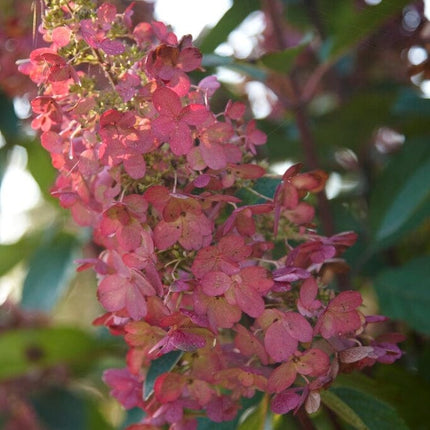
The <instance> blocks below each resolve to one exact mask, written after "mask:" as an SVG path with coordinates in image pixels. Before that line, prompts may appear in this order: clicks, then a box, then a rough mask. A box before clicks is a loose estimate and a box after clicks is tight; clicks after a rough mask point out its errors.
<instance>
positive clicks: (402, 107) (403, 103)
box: [392, 88, 430, 117]
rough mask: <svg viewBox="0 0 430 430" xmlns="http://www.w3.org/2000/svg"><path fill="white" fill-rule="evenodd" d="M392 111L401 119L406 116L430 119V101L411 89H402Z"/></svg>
mask: <svg viewBox="0 0 430 430" xmlns="http://www.w3.org/2000/svg"><path fill="white" fill-rule="evenodd" d="M392 111H393V113H394V114H395V115H398V116H399V117H404V116H405V115H407V116H418V117H428V116H430V100H429V99H427V98H424V97H421V96H420V95H419V93H417V91H414V90H413V89H411V88H407V89H406V88H402V90H401V91H400V92H399V95H398V98H397V100H396V103H395V104H394V106H393V108H392Z"/></svg>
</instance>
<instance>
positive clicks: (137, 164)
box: [123, 154, 146, 179]
mask: <svg viewBox="0 0 430 430" xmlns="http://www.w3.org/2000/svg"><path fill="white" fill-rule="evenodd" d="M123 164H124V169H125V171H126V172H127V173H128V174H129V176H130V177H131V178H133V179H140V178H143V177H144V176H145V173H146V164H145V160H144V158H143V157H142V156H141V155H140V154H137V155H131V156H128V157H127V158H125V159H124V163H123Z"/></svg>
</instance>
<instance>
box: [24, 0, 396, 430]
mask: <svg viewBox="0 0 430 430" xmlns="http://www.w3.org/2000/svg"><path fill="white" fill-rule="evenodd" d="M132 13H133V11H132V7H130V8H128V9H127V10H125V12H123V13H118V11H117V9H116V7H115V6H113V5H110V4H106V3H105V4H102V5H101V6H99V7H98V8H97V7H96V6H95V5H94V4H93V3H92V2H91V1H90V0H76V1H64V0H51V1H49V5H48V7H47V8H46V10H45V15H44V17H43V26H42V27H41V30H40V31H41V32H42V34H43V38H44V40H45V41H46V42H47V43H48V44H49V46H48V47H46V48H39V49H36V50H34V51H33V52H32V53H31V56H30V59H29V61H28V62H26V63H23V64H21V65H20V70H21V71H22V72H23V73H25V74H27V75H29V76H30V77H31V79H32V80H33V81H34V82H35V83H37V84H38V85H39V88H40V93H39V94H40V95H39V96H38V97H36V98H35V99H34V100H33V101H32V108H33V111H34V113H35V114H36V117H35V119H34V120H33V123H32V125H33V127H34V128H35V129H40V131H41V142H42V145H43V146H44V147H45V148H46V149H47V150H48V151H49V152H50V153H51V157H52V163H53V165H54V166H55V167H56V169H58V171H59V176H58V179H57V180H56V183H55V186H54V188H53V191H52V194H53V195H55V196H56V197H58V199H59V201H60V203H61V205H62V206H63V207H65V208H68V209H70V211H71V213H72V215H73V217H74V219H75V221H76V222H77V223H78V224H79V225H82V226H90V227H91V228H92V230H93V239H94V241H95V243H97V244H98V245H99V246H100V247H101V248H102V249H103V250H102V251H101V253H100V255H99V257H98V258H94V259H87V260H84V261H82V265H81V269H84V268H87V267H93V268H94V270H95V271H96V273H97V275H98V280H99V283H98V299H99V301H100V303H101V304H102V305H103V307H104V308H105V309H106V311H107V313H106V314H105V315H103V316H102V317H100V318H98V319H97V321H96V323H97V324H103V325H105V326H106V327H108V328H109V329H110V330H111V332H112V333H114V334H116V335H121V336H124V338H125V340H126V342H127V344H128V345H129V351H128V354H127V358H126V362H127V367H126V368H124V369H110V370H107V371H106V372H105V374H104V380H105V382H106V383H107V384H108V385H109V386H110V387H111V389H112V391H111V393H112V395H113V396H115V397H116V398H117V399H118V401H119V402H120V403H121V404H122V405H123V406H124V407H125V408H133V407H140V408H142V409H143V410H144V411H145V418H144V419H143V421H142V422H141V423H139V424H136V425H134V426H132V428H133V429H142V430H143V429H155V428H164V427H165V426H168V427H169V428H171V429H195V428H196V427H197V420H196V417H198V416H207V417H208V418H209V419H210V420H213V421H215V422H221V421H226V420H231V419H233V418H234V417H235V416H236V414H237V412H238V410H239V408H240V399H241V398H243V397H252V396H254V394H255V393H256V391H260V392H263V393H266V395H267V396H270V399H271V409H272V411H273V412H275V413H279V414H284V413H287V412H289V411H295V410H297V409H298V408H300V407H302V406H303V405H304V407H305V408H306V411H308V412H314V411H316V410H317V409H318V408H319V404H320V396H319V392H320V390H322V389H324V388H327V387H328V386H329V385H330V384H331V383H332V381H334V379H335V378H336V375H337V374H338V373H339V372H342V371H346V370H351V369H353V368H362V367H364V366H371V365H373V364H374V363H375V362H377V361H379V362H383V363H391V362H393V361H394V360H396V359H398V358H399V357H400V356H401V351H400V349H399V348H398V346H397V345H396V343H397V342H398V341H399V337H398V335H395V334H390V335H384V336H383V337H381V338H377V339H374V338H372V337H371V336H370V335H369V334H367V333H366V332H365V330H366V326H367V325H368V324H370V323H375V322H379V321H382V320H384V319H385V318H384V317H379V316H370V317H365V316H364V315H363V313H362V312H361V311H360V309H359V308H360V306H361V305H362V297H361V295H360V294H359V293H358V292H356V291H342V292H340V293H336V292H335V291H334V290H333V289H330V288H328V286H327V285H326V284H325V280H324V277H323V276H322V272H323V269H324V268H325V267H327V266H328V265H330V264H331V263H333V262H338V261H339V256H340V254H342V252H343V251H344V250H345V249H346V248H348V247H349V246H351V245H352V244H353V243H354V241H355V239H356V235H355V234H354V233H350V232H348V233H341V234H337V235H335V236H332V237H324V236H321V235H318V234H317V233H316V232H315V230H314V225H313V224H312V221H313V219H314V210H313V207H312V206H311V205H310V204H309V203H308V202H306V201H305V200H306V199H307V198H308V196H309V195H310V194H311V193H314V192H319V191H321V190H322V189H323V188H324V185H325V181H326V175H325V174H324V173H323V172H321V171H313V172H308V173H301V167H302V166H301V165H295V166H293V167H291V168H290V169H288V171H287V172H286V173H285V174H284V175H283V176H282V177H281V178H279V184H278V186H277V188H276V190H275V192H274V194H273V195H271V196H270V195H269V196H262V195H259V197H261V199H262V200H261V203H258V204H244V203H243V202H242V201H241V200H240V199H239V198H238V196H237V193H238V191H239V190H241V189H246V190H248V192H249V193H254V194H259V193H257V192H256V191H254V190H253V184H254V183H255V181H257V180H258V179H259V178H262V177H263V176H264V175H265V174H266V171H265V169H264V168H263V167H262V166H260V165H259V164H258V163H257V162H256V161H255V160H254V156H255V154H256V147H257V146H259V145H263V144H264V143H265V141H266V136H265V134H264V133H263V132H261V131H259V130H258V129H257V128H256V123H255V121H250V122H246V121H245V120H244V113H245V105H244V104H242V103H240V102H228V103H227V105H226V106H225V109H224V111H223V112H220V113H214V112H212V110H211V106H210V99H211V96H212V95H213V94H214V92H215V91H216V90H217V88H218V87H219V83H218V82H217V79H216V77H214V76H209V77H206V78H205V79H203V80H202V81H200V82H199V83H198V85H193V84H192V83H191V81H190V78H189V77H188V75H187V72H191V71H193V70H196V69H199V68H200V67H201V59H202V56H201V54H200V52H199V50H198V49H197V48H195V47H194V46H193V45H192V43H191V37H190V36H185V37H183V38H182V39H181V40H179V41H178V39H177V37H176V36H175V35H174V34H173V33H172V32H170V31H169V29H168V28H167V27H166V26H165V25H164V24H162V23H160V22H151V23H146V22H142V23H139V24H137V25H136V26H134V25H133V24H132V20H131V16H132ZM275 243H276V244H277V246H276V250H275V249H274V244H275ZM291 243H294V246H292V245H291ZM172 351H180V353H179V354H178V355H177V360H176V362H175V363H174V364H173V365H172V367H171V369H170V370H169V371H167V372H165V373H162V374H161V375H159V376H158V377H157V378H156V380H155V383H154V385H153V390H150V391H149V392H147V391H148V390H145V378H146V375H147V373H148V369H149V368H150V366H151V363H153V362H154V360H157V359H159V358H160V357H162V356H164V355H165V354H168V353H171V352H172Z"/></svg>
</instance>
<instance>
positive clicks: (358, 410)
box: [323, 387, 408, 430]
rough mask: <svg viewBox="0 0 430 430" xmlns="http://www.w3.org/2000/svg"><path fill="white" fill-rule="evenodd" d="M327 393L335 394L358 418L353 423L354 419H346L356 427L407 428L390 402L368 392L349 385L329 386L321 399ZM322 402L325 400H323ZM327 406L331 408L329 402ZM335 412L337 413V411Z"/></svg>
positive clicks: (388, 429)
mask: <svg viewBox="0 0 430 430" xmlns="http://www.w3.org/2000/svg"><path fill="white" fill-rule="evenodd" d="M327 393H330V395H334V396H336V398H337V399H338V401H340V402H341V403H342V404H343V405H346V406H347V407H348V408H349V410H350V411H352V412H353V413H354V416H355V417H358V418H359V421H356V422H355V423H353V421H354V420H353V421H347V422H348V423H349V424H351V425H353V426H354V427H355V428H356V429H363V430H364V429H368V430H393V429H396V430H407V429H408V426H407V425H406V424H405V422H404V421H403V419H402V418H401V417H400V416H399V415H398V413H397V411H396V410H395V409H394V408H393V407H392V406H391V405H390V404H388V403H386V402H384V401H382V400H379V399H377V398H376V397H374V396H372V395H370V394H368V393H364V392H362V391H360V390H357V389H354V388H349V387H348V388H347V387H335V388H331V389H330V391H328V392H325V394H324V396H323V399H324V397H325V396H326V394H327ZM330 395H329V397H330ZM323 402H325V401H324V400H323ZM327 406H328V407H329V408H330V409H332V408H331V407H330V404H327ZM332 410H334V409H332ZM341 410H342V409H341ZM335 412H336V413H338V412H337V411H335ZM340 416H341V418H343V419H345V417H344V416H342V415H340ZM346 417H347V418H348V417H351V415H349V414H348V415H346Z"/></svg>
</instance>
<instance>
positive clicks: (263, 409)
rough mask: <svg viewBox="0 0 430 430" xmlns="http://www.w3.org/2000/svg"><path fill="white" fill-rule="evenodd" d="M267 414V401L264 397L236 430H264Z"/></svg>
mask: <svg viewBox="0 0 430 430" xmlns="http://www.w3.org/2000/svg"><path fill="white" fill-rule="evenodd" d="M267 412H268V401H267V397H264V398H263V400H262V401H261V402H260V403H259V404H258V405H257V406H256V407H255V408H254V409H253V410H252V411H251V412H250V413H249V415H247V416H246V418H245V419H244V420H243V421H242V422H241V424H240V426H239V428H238V430H264V426H265V423H266V416H267Z"/></svg>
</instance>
